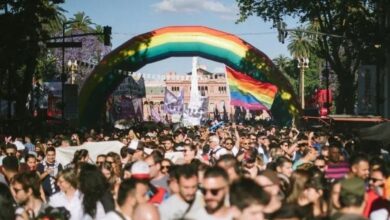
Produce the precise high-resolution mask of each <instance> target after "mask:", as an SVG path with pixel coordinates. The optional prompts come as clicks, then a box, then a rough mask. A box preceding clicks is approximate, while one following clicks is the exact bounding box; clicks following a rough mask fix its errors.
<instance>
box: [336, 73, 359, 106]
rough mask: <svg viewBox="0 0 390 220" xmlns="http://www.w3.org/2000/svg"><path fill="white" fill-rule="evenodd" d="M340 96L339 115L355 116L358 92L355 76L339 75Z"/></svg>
mask: <svg viewBox="0 0 390 220" xmlns="http://www.w3.org/2000/svg"><path fill="white" fill-rule="evenodd" d="M338 80H339V87H338V92H339V93H338V96H337V98H336V100H335V101H336V113H337V114H354V108H355V100H356V90H355V85H354V82H355V79H354V77H353V74H351V73H348V74H339V75H338Z"/></svg>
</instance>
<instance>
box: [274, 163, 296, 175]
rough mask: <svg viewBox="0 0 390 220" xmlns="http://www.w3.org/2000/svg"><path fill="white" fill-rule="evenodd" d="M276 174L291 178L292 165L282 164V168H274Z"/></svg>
mask: <svg viewBox="0 0 390 220" xmlns="http://www.w3.org/2000/svg"><path fill="white" fill-rule="evenodd" d="M276 169H277V171H278V173H281V174H284V175H285V176H287V177H291V174H292V172H293V169H292V163H290V162H284V163H283V165H282V166H280V167H277V168H276Z"/></svg>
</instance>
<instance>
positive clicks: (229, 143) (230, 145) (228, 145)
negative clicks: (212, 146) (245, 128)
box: [225, 139, 234, 151]
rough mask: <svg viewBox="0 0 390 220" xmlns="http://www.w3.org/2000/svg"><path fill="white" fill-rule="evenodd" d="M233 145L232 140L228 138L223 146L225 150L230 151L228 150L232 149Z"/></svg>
mask: <svg viewBox="0 0 390 220" xmlns="http://www.w3.org/2000/svg"><path fill="white" fill-rule="evenodd" d="M233 147H234V145H233V141H232V140H230V139H227V140H226V141H225V148H226V149H227V150H229V151H230V150H232V149H233Z"/></svg>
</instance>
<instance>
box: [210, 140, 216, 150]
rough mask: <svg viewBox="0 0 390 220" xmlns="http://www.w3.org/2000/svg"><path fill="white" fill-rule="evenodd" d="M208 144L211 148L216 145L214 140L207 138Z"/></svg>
mask: <svg viewBox="0 0 390 220" xmlns="http://www.w3.org/2000/svg"><path fill="white" fill-rule="evenodd" d="M209 145H210V148H211V149H214V148H215V147H217V146H218V144H217V142H216V141H213V140H212V139H211V138H210V139H209Z"/></svg>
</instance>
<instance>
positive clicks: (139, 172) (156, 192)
mask: <svg viewBox="0 0 390 220" xmlns="http://www.w3.org/2000/svg"><path fill="white" fill-rule="evenodd" d="M131 177H132V178H136V179H139V180H143V181H144V182H146V183H147V184H148V185H149V192H148V194H149V197H150V199H149V201H148V202H149V203H152V204H161V203H162V202H163V200H164V199H166V198H167V197H168V193H167V191H166V190H165V189H164V188H162V187H156V186H154V185H153V184H151V183H150V167H149V164H148V163H147V162H145V161H143V160H138V161H137V162H135V163H134V164H133V165H132V166H131Z"/></svg>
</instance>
